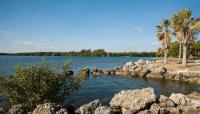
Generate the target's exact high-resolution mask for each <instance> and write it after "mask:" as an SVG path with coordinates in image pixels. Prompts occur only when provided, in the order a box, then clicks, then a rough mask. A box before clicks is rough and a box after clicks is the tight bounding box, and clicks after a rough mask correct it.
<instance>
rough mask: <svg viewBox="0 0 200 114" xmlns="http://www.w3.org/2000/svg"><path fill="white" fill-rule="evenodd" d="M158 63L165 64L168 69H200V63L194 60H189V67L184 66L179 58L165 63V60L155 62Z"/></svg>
mask: <svg viewBox="0 0 200 114" xmlns="http://www.w3.org/2000/svg"><path fill="white" fill-rule="evenodd" d="M154 64H157V65H163V66H164V67H166V68H167V69H168V70H185V69H187V70H189V71H200V64H197V63H195V61H194V60H189V61H188V63H187V67H183V66H182V64H181V63H179V61H178V60H168V63H167V64H164V63H163V62H158V63H154Z"/></svg>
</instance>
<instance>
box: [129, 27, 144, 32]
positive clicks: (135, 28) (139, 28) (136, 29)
mask: <svg viewBox="0 0 200 114" xmlns="http://www.w3.org/2000/svg"><path fill="white" fill-rule="evenodd" d="M132 29H133V30H134V31H136V32H143V31H144V29H143V28H142V27H139V26H134V27H133V28H132Z"/></svg>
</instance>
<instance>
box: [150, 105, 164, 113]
mask: <svg viewBox="0 0 200 114" xmlns="http://www.w3.org/2000/svg"><path fill="white" fill-rule="evenodd" d="M150 112H151V114H166V111H165V109H164V108H161V107H160V106H159V105H158V104H156V103H154V104H152V105H151V108H150Z"/></svg>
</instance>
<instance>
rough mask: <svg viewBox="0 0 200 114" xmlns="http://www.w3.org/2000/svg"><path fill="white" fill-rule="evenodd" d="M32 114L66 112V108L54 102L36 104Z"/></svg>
mask: <svg viewBox="0 0 200 114" xmlns="http://www.w3.org/2000/svg"><path fill="white" fill-rule="evenodd" d="M32 114H68V110H67V109H66V108H63V107H62V106H60V105H56V104H54V103H44V104H41V105H38V106H37V107H36V108H35V110H34V111H33V113H32Z"/></svg>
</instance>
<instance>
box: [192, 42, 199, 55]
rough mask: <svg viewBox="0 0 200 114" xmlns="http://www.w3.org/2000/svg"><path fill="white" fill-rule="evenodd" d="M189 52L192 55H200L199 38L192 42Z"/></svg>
mask: <svg viewBox="0 0 200 114" xmlns="http://www.w3.org/2000/svg"><path fill="white" fill-rule="evenodd" d="M191 54H192V56H194V57H198V58H199V57H200V40H199V41H196V42H194V43H192V46H191Z"/></svg>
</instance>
